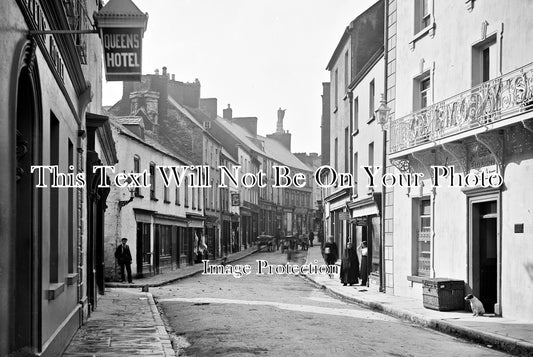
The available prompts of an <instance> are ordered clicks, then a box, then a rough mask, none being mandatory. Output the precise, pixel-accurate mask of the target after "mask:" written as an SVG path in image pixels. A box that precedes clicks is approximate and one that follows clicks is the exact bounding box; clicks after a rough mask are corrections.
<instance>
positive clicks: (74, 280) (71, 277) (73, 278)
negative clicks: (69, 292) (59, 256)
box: [67, 273, 78, 285]
mask: <svg viewBox="0 0 533 357" xmlns="http://www.w3.org/2000/svg"><path fill="white" fill-rule="evenodd" d="M77 282H78V273H73V274H69V275H67V285H74V284H75V283H77Z"/></svg>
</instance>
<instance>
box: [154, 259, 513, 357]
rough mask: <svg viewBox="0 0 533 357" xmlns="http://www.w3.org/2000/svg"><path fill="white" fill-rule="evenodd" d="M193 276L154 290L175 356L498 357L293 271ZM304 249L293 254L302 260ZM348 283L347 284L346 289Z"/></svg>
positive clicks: (281, 261) (253, 262) (277, 261)
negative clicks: (346, 298)
mask: <svg viewBox="0 0 533 357" xmlns="http://www.w3.org/2000/svg"><path fill="white" fill-rule="evenodd" d="M257 259H265V260H268V261H269V263H271V264H284V263H285V262H286V256H285V255H282V254H281V253H280V252H279V251H278V252H271V253H268V252H262V253H259V254H254V255H252V256H250V257H247V258H245V259H243V260H241V261H239V262H238V263H239V264H243V265H244V264H250V265H251V266H252V273H251V274H250V275H245V276H243V277H241V278H234V277H233V276H231V275H223V276H215V275H210V276H207V275H196V276H193V277H191V278H188V279H185V280H181V281H179V282H177V283H174V284H171V285H167V286H164V287H161V288H154V289H151V292H152V293H153V294H154V297H155V298H156V301H157V302H158V303H159V306H160V307H161V308H162V310H163V312H164V314H165V316H166V319H167V320H168V322H169V324H170V326H171V328H172V329H173V333H174V334H175V336H176V339H175V342H177V343H178V345H181V347H182V348H181V350H180V354H179V355H180V356H182V355H185V356H213V355H223V356H252V355H264V356H286V355H290V356H327V355H333V354H335V355H336V356H499V355H504V354H502V353H499V352H496V351H493V350H490V349H488V348H485V347H481V346H478V345H474V344H469V343H467V342H465V341H462V340H459V339H456V338H453V337H451V336H448V335H445V334H442V333H439V332H435V331H432V330H429V329H424V328H420V327H417V326H414V325H411V324H409V323H406V322H403V321H400V320H398V319H395V318H392V317H389V316H387V315H384V314H380V313H377V312H373V311H371V310H368V309H365V308H362V307H359V306H357V305H354V304H350V303H346V302H343V301H341V300H338V299H336V298H333V297H331V296H329V295H328V294H326V293H325V292H324V291H322V290H320V289H317V288H315V287H314V286H312V285H311V284H308V283H306V282H305V281H304V280H303V279H301V278H300V277H297V276H286V275H271V276H268V275H256V274H255V273H256V271H257V269H256V266H257V263H256V260H257ZM304 259H305V252H298V255H297V257H296V259H295V260H297V261H298V264H302V263H303V262H304ZM349 288H350V287H346V289H349Z"/></svg>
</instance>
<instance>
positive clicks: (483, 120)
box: [390, 63, 533, 154]
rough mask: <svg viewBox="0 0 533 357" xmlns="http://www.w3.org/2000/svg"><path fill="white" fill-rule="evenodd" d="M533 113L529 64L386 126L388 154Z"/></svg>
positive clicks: (532, 66)
mask: <svg viewBox="0 0 533 357" xmlns="http://www.w3.org/2000/svg"><path fill="white" fill-rule="evenodd" d="M529 111H533V63H530V64H527V65H525V66H524V67H521V68H519V69H517V70H514V71H512V72H510V73H507V74H505V75H503V76H501V77H498V78H495V79H492V80H490V81H487V82H484V83H482V84H480V85H478V86H475V87H473V88H471V89H469V90H467V91H465V92H463V93H460V94H457V95H455V96H453V97H451V98H448V99H446V100H443V101H441V102H439V103H435V104H433V105H431V106H429V107H426V108H424V109H422V110H419V111H416V112H413V113H411V114H409V115H407V116H404V117H402V118H398V119H394V120H392V121H391V123H390V140H391V142H390V144H391V146H390V147H391V153H393V154H394V153H397V152H399V151H402V150H406V149H410V148H413V147H415V146H418V145H421V144H424V143H428V142H432V141H435V140H438V139H443V138H446V137H449V136H452V135H455V134H458V133H462V132H465V131H467V130H470V129H475V128H478V127H482V126H485V125H488V124H491V123H495V122H498V121H500V120H503V119H507V118H511V117H513V116H516V115H518V114H522V113H525V112H529Z"/></svg>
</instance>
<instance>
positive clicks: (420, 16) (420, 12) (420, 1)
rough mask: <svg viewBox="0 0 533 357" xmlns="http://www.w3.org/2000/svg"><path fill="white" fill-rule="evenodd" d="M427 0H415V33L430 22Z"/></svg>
mask: <svg viewBox="0 0 533 357" xmlns="http://www.w3.org/2000/svg"><path fill="white" fill-rule="evenodd" d="M429 6H430V3H429V0H415V34H417V33H419V32H420V31H422V30H423V29H425V28H426V27H428V26H429V25H430V24H431V10H430V7H429Z"/></svg>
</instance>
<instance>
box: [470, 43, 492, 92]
mask: <svg viewBox="0 0 533 357" xmlns="http://www.w3.org/2000/svg"><path fill="white" fill-rule="evenodd" d="M496 77H498V51H497V47H496V34H493V35H491V36H488V37H487V38H486V39H484V40H482V41H480V42H479V43H476V44H475V45H474V46H473V47H472V85H473V86H475V85H478V84H481V83H483V82H487V81H490V80H491V79H494V78H496Z"/></svg>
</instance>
